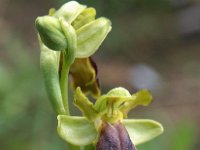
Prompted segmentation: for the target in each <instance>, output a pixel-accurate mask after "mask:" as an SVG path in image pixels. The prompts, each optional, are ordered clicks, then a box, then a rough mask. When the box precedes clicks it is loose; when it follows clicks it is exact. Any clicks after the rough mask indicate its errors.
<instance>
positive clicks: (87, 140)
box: [57, 115, 98, 145]
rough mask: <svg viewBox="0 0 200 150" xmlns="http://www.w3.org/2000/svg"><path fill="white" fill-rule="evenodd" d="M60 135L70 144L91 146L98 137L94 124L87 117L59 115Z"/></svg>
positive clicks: (58, 128)
mask: <svg viewBox="0 0 200 150" xmlns="http://www.w3.org/2000/svg"><path fill="white" fill-rule="evenodd" d="M57 118H58V127H57V131H58V134H59V135H60V136H61V137H62V139H64V140H65V141H67V142H68V143H70V144H73V145H89V144H92V143H93V141H94V140H95V139H96V137H97V134H98V133H97V131H96V129H95V126H94V123H93V122H89V121H88V120H87V119H86V118H85V117H75V116H66V115H58V117H57Z"/></svg>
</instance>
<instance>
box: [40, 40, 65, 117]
mask: <svg viewBox="0 0 200 150" xmlns="http://www.w3.org/2000/svg"><path fill="white" fill-rule="evenodd" d="M40 48H41V56H40V65H41V70H42V73H43V76H44V80H45V86H46V90H47V93H48V96H49V99H50V101H51V104H52V106H53V108H54V110H55V111H56V112H57V114H65V113H66V112H65V109H64V105H63V102H62V95H61V90H60V84H59V76H58V62H59V56H60V55H59V52H56V51H52V50H50V49H48V48H47V47H46V46H45V45H44V44H43V43H42V42H41V41H40Z"/></svg>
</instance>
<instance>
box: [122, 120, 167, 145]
mask: <svg viewBox="0 0 200 150" xmlns="http://www.w3.org/2000/svg"><path fill="white" fill-rule="evenodd" d="M123 123H124V125H125V127H126V129H127V131H128V133H129V136H130V139H131V141H132V142H133V143H134V145H138V144H142V143H144V142H147V141H149V140H151V139H153V138H155V137H157V136H158V135H160V134H161V133H163V130H164V129H163V126H162V125H161V124H160V123H159V122H156V121H154V120H148V119H124V120H123Z"/></svg>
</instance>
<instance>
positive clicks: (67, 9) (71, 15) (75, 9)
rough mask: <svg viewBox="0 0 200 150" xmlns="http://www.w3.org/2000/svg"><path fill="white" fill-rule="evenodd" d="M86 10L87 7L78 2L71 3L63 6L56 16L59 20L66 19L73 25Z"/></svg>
mask: <svg viewBox="0 0 200 150" xmlns="http://www.w3.org/2000/svg"><path fill="white" fill-rule="evenodd" d="M85 8H86V6H85V5H81V4H79V3H78V2H76V1H70V2H68V3H66V4H64V5H62V7H61V8H60V9H58V10H57V11H56V12H55V14H54V16H55V17H58V18H59V17H64V18H65V21H67V22H68V23H69V24H71V23H72V22H73V21H74V20H75V18H76V17H77V16H78V15H79V14H80V13H81V12H82V11H83V10H84V9H85Z"/></svg>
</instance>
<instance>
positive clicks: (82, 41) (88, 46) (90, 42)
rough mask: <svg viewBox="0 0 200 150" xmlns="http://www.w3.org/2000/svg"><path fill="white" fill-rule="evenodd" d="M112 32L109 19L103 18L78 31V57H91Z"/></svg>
mask: <svg viewBox="0 0 200 150" xmlns="http://www.w3.org/2000/svg"><path fill="white" fill-rule="evenodd" d="M110 30H111V22H110V20H109V19H107V18H104V17H101V18H99V19H96V20H95V21H92V22H90V23H88V24H86V25H84V26H82V27H81V28H80V29H78V30H77V31H76V34H77V42H78V43H77V44H78V45H77V52H76V57H78V58H84V57H89V56H91V55H92V54H93V53H95V52H96V50H97V49H98V48H99V46H100V45H101V43H102V42H103V40H104V39H105V38H106V36H107V34H108V33H109V32H110Z"/></svg>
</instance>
